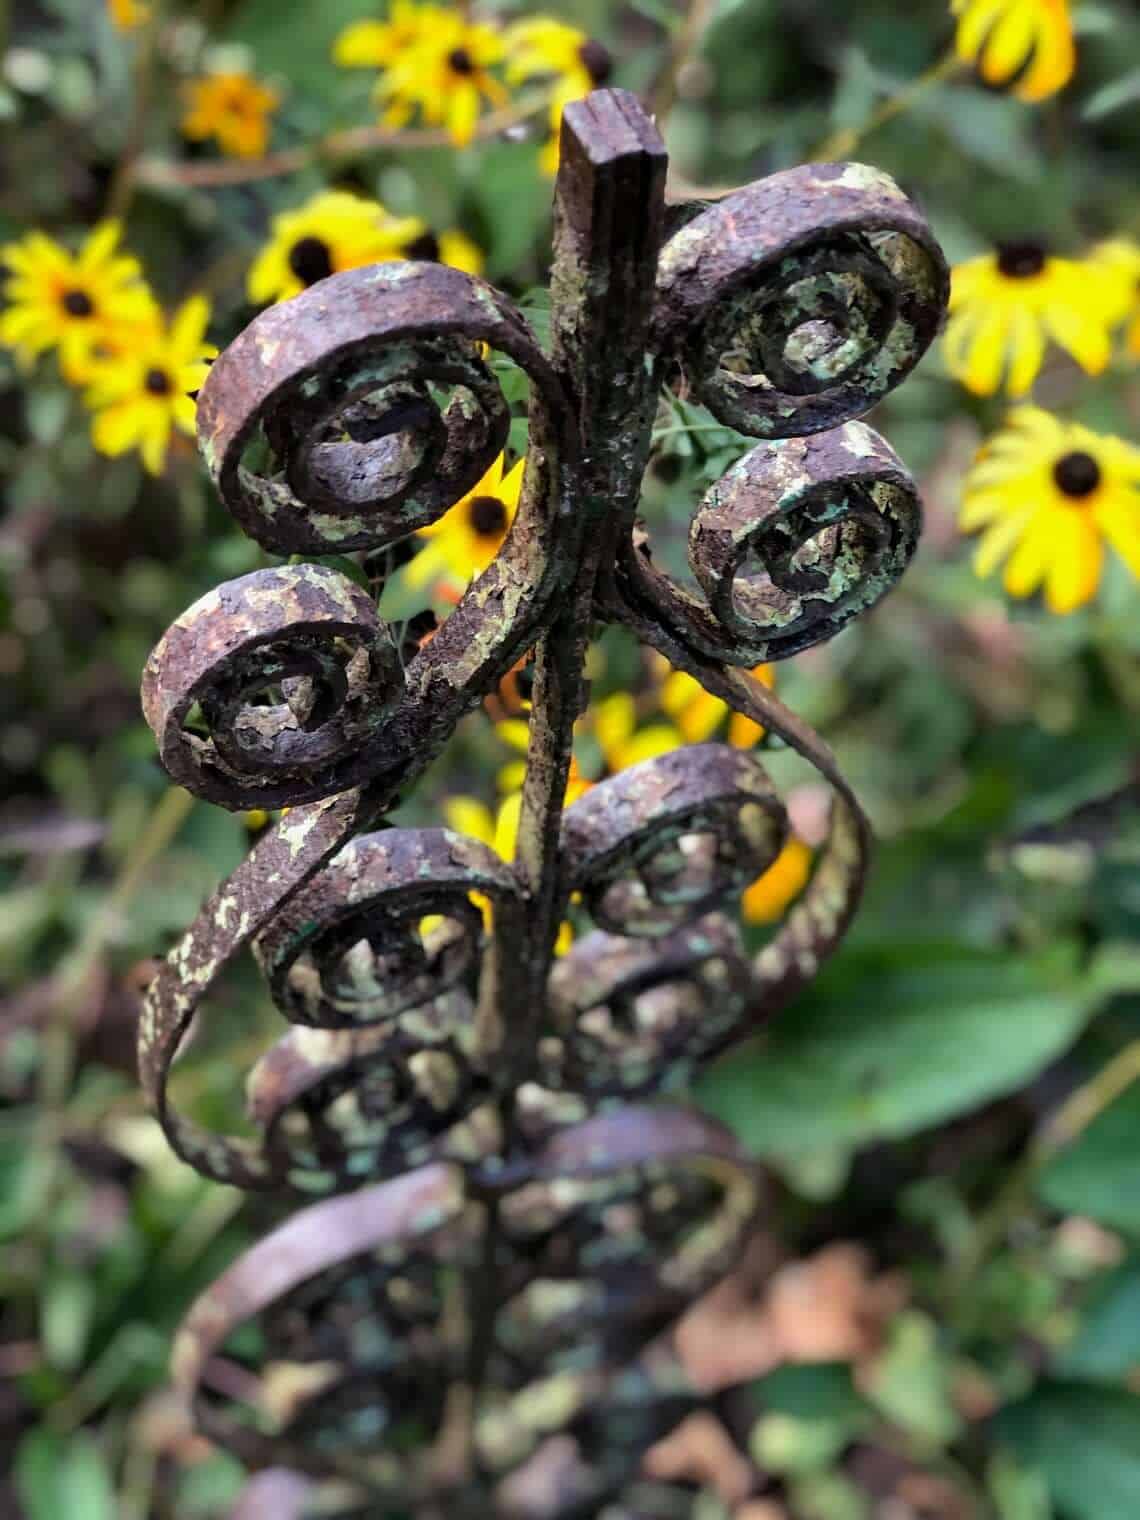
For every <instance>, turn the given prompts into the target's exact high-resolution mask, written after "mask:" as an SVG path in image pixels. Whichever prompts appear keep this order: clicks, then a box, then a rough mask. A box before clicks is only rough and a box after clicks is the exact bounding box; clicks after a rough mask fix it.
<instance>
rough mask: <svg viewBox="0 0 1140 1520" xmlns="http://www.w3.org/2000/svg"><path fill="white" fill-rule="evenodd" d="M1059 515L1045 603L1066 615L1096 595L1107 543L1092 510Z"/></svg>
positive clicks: (1073, 511)
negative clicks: (1103, 541)
mask: <svg viewBox="0 0 1140 1520" xmlns="http://www.w3.org/2000/svg"><path fill="white" fill-rule="evenodd" d="M1056 515H1057V519H1058V521H1057V523H1056V527H1055V529H1054V542H1053V555H1052V561H1051V563H1050V565H1049V572H1048V576H1047V578H1046V581H1045V605H1046V606H1047V607H1048V609H1049V611H1050V612H1054V613H1057V614H1058V615H1064V614H1065V613H1067V612H1075V611H1076V609H1077V608H1078V607H1083V606H1084V605H1085V603H1086V602H1089V601H1091V600H1092V598H1093V597H1094V596H1095V595H1096V588H1097V586H1099V585H1100V573H1101V567H1102V565H1103V562H1104V546H1103V544H1102V543H1101V539H1100V534H1099V533H1098V532H1097V528H1096V524H1095V522H1094V521H1093V518H1092V515H1091V513H1089V512H1087V511H1084V510H1082V509H1080V508H1077V509H1076V510H1073V509H1070V510H1068V511H1066V512H1059V513H1057V514H1056Z"/></svg>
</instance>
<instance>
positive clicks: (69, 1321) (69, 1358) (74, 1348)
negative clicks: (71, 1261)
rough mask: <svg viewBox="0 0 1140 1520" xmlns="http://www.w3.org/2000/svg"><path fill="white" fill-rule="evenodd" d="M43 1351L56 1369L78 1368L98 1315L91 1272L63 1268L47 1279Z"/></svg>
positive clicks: (42, 1309) (44, 1300)
mask: <svg viewBox="0 0 1140 1520" xmlns="http://www.w3.org/2000/svg"><path fill="white" fill-rule="evenodd" d="M40 1313H41V1323H42V1333H43V1343H44V1351H45V1352H46V1353H47V1358H48V1361H50V1362H51V1363H52V1365H53V1366H55V1367H59V1368H61V1369H62V1370H63V1371H65V1372H68V1371H71V1370H73V1369H74V1368H75V1367H77V1366H78V1365H79V1363H80V1361H81V1360H82V1358H83V1352H84V1350H85V1348H86V1346H87V1337H88V1334H89V1332H90V1329H91V1321H92V1317H93V1315H94V1313H95V1282H94V1280H93V1278H92V1277H91V1274H90V1273H89V1272H81V1271H80V1270H79V1269H78V1268H76V1267H61V1268H59V1269H58V1270H57V1271H55V1272H53V1273H52V1275H51V1276H50V1277H49V1278H48V1281H47V1284H46V1286H45V1288H44V1294H43V1299H42V1302H41V1307H40Z"/></svg>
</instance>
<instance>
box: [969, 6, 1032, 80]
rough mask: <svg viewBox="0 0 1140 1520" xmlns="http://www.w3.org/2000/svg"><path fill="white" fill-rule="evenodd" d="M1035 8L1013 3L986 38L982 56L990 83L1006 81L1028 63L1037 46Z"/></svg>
mask: <svg viewBox="0 0 1140 1520" xmlns="http://www.w3.org/2000/svg"><path fill="white" fill-rule="evenodd" d="M1035 30H1036V28H1035V26H1034V15H1033V8H1032V7H1031V6H1029V5H1024V4H1016V5H1012V6H1010V7H1009V8H1008V9H1007V10H1006V12H1005V14H1004V15H1003V16H1001V17H1000V19H999V20H998V21H997V23H996V24H995V26H994V28H993V31H992V32H991V33H990V34H989V36H988V37H987V38H986V45H985V48H984V49H983V51H982V57H981V75H982V78H983V79H984V80H985V81H986V83H987V84H1002V83H1004V81H1005V80H1007V79H1009V78H1010V77H1011V76H1012V75H1013V74H1016V72H1017V70H1018V69H1019V68H1020V67H1021V65H1022V64H1023V63H1024V62H1025V59H1026V57H1027V56H1028V54H1029V50H1030V48H1031V47H1032V46H1033V38H1034V32H1035Z"/></svg>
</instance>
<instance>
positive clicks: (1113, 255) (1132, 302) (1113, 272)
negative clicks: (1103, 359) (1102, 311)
mask: <svg viewBox="0 0 1140 1520" xmlns="http://www.w3.org/2000/svg"><path fill="white" fill-rule="evenodd" d="M1089 263H1090V264H1091V265H1093V266H1094V267H1095V268H1096V269H1097V271H1098V272H1099V273H1100V274H1101V275H1102V276H1103V277H1105V278H1107V279H1109V280H1112V281H1114V282H1115V288H1116V291H1117V293H1118V298H1119V313H1118V316H1117V320H1118V321H1127V322H1128V326H1127V328H1126V329H1125V335H1124V341H1125V344H1126V346H1127V349H1128V352H1129V353H1130V354H1133V355H1135V356H1136V357H1137V358H1140V243H1133V242H1130V241H1129V240H1128V239H1127V238H1113V239H1112V240H1111V241H1110V242H1107V243H1101V244H1099V245H1098V246H1097V247H1096V248H1094V249H1093V251H1092V253H1091V254H1090V255H1089Z"/></svg>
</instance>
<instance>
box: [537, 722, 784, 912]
mask: <svg viewBox="0 0 1140 1520" xmlns="http://www.w3.org/2000/svg"><path fill="white" fill-rule="evenodd" d="M786 834H787V818H786V817H785V814H784V809H783V804H782V803H781V802H780V801H779V799H778V798H777V797H776V795H775V793H774V792H773V791H772V788H771V784H770V782H769V781H768V777H767V775H766V774H765V772H764V768H763V766H762V765H761V764H760V763H759V761H758V760H756V759H754V758H753V757H752V756H751V755H748V754H744V753H742V752H741V751H739V750H733V749H729V748H728V747H727V746H726V745H723V744H697V745H692V746H691V747H689V748H687V749H684V750H675V751H673V753H671V754H667V755H661V756H659V757H658V758H656V759H652V760H644V761H642V762H641V764H639V765H632V766H630V767H629V768H628V769H627V770H624V771H622V772H621V773H620V774H619V775H617V776H614V777H612V778H611V779H610V780H608V781H606V782H603V783H602V784H601V785H600V786H596V787H593V788H592V789H591V790H590V791H589V792H587V793H586V795H585V796H584V797H583V798H582V799H581V801H579V802H576V803H575V804H574V806H573V807H572V808H569V809H568V810H567V812H566V816H565V818H564V819H563V822H562V850H563V853H564V855H565V856H566V858H567V860H568V862H569V869H570V873H571V875H570V880H571V885H572V887H573V888H575V889H577V890H578V891H580V892H581V893H582V896H583V898H584V900H585V904H586V907H587V909H588V911H589V912H590V914H591V916H592V917H593V919H594V922H595V923H596V924H597V925H598V927H599V928H601V929H608V930H610V931H611V932H612V933H616V934H627V935H634V936H638V937H642V936H644V937H648V938H656V937H659V936H661V935H665V934H669V933H670V932H672V930H674V929H677V928H680V927H681V926H682V925H683V924H685V923H687V922H689V920H691V919H693V918H696V917H698V916H699V915H700V914H701V913H704V912H706V911H707V910H708V909H709V908H710V907H713V906H714V905H716V904H719V903H720V901H721V900H722V899H723V898H725V897H726V896H728V895H729V894H731V893H732V892H734V891H736V892H740V891H743V889H744V888H745V887H746V886H747V885H748V884H749V882H751V881H753V880H755V878H756V877H757V876H759V874H760V873H761V871H764V870H767V868H768V866H770V865H771V864H772V862H773V861H774V860H775V858H776V856H777V855H778V854H779V852H780V847H781V846H782V845H783V843H784V839H785V836H786Z"/></svg>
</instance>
